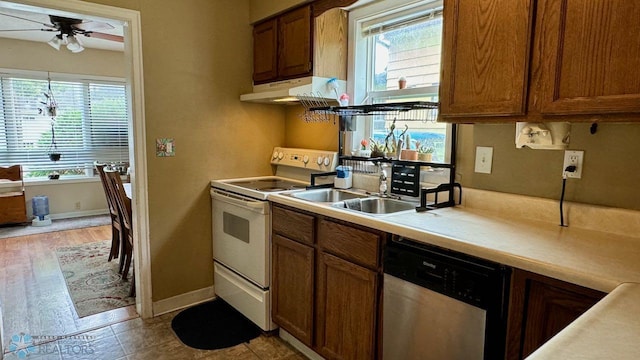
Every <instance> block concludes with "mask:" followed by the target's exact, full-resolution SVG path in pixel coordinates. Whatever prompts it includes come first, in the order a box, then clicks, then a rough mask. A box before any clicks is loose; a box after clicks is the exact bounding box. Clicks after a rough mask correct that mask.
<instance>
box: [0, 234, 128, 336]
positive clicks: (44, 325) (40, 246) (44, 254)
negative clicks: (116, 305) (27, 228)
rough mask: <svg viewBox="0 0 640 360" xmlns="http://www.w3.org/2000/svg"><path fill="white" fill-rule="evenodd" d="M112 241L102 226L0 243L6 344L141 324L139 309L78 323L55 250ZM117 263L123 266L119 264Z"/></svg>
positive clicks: (98, 315) (124, 309)
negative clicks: (20, 337) (17, 337)
mask: <svg viewBox="0 0 640 360" xmlns="http://www.w3.org/2000/svg"><path fill="white" fill-rule="evenodd" d="M110 238H111V226H110V225H107V226H96V227H90V228H85V229H75V230H67V231H59V232H51V233H43V234H37V235H29V236H21V237H13V238H6V239H0V304H2V315H3V317H4V319H3V323H4V334H3V335H4V343H5V345H6V344H8V343H9V340H10V337H11V336H12V335H14V334H20V333H21V332H24V333H28V334H32V335H35V334H39V335H40V334H42V335H55V336H61V335H69V334H75V333H78V332H82V331H87V330H93V329H96V328H100V327H104V326H108V325H110V324H113V323H116V322H121V321H124V320H127V319H131V318H135V317H137V316H138V314H137V313H136V311H135V307H134V306H129V307H125V308H120V309H115V310H112V311H107V312H104V313H100V314H95V315H91V316H86V317H83V318H78V315H77V314H76V311H75V308H74V306H73V302H72V301H71V298H70V297H69V293H68V291H67V287H66V284H65V281H64V277H63V276H62V272H61V271H60V267H59V265H58V259H57V257H56V254H55V249H56V248H58V247H62V246H73V245H80V244H85V243H92V242H96V241H101V240H106V239H110ZM115 261H117V260H115Z"/></svg>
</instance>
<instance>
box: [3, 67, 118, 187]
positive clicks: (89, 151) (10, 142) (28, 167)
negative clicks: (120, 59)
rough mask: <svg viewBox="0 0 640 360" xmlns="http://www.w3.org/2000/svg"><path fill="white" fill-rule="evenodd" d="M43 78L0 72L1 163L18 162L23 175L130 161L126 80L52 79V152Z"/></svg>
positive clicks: (88, 170)
mask: <svg viewBox="0 0 640 360" xmlns="http://www.w3.org/2000/svg"><path fill="white" fill-rule="evenodd" d="M45 79H46V75H44V79H37V78H28V77H26V76H25V77H21V76H11V75H4V74H0V94H1V100H2V101H1V102H0V126H1V128H0V165H2V166H8V165H13V164H20V165H22V167H23V170H24V172H25V176H27V177H41V176H46V175H48V174H50V173H51V172H53V171H57V172H59V173H60V174H61V175H85V174H86V175H92V174H93V172H92V170H91V169H92V167H93V162H94V161H95V160H99V161H101V162H107V163H111V162H117V163H121V162H127V161H128V159H129V149H128V115H127V103H126V99H127V97H126V94H125V84H124V83H118V82H103V81H93V80H85V79H82V80H65V81H55V80H52V81H51V89H52V91H53V95H54V97H55V101H56V102H57V105H58V107H57V116H56V117H55V121H54V122H53V124H54V127H53V128H54V133H55V140H56V147H57V150H56V151H55V152H58V153H60V154H62V157H61V159H60V160H59V161H56V162H53V161H51V160H50V159H49V153H50V152H52V151H53V150H54V149H52V129H51V124H52V120H51V117H49V116H46V115H43V114H40V111H39V109H45V105H44V104H43V103H42V102H44V101H45V100H46V97H45V95H44V93H46V92H47V80H45Z"/></svg>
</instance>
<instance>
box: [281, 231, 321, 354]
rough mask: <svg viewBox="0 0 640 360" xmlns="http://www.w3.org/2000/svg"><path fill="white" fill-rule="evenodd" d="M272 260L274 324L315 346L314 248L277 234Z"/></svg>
mask: <svg viewBox="0 0 640 360" xmlns="http://www.w3.org/2000/svg"><path fill="white" fill-rule="evenodd" d="M272 261H273V265H272V269H273V271H272V274H271V276H272V286H271V292H272V295H271V299H272V308H271V314H272V316H273V321H274V322H275V323H276V324H278V325H280V326H281V327H282V328H283V329H285V330H287V331H288V332H289V333H291V335H293V336H295V337H296V338H297V339H298V340H300V341H302V342H303V343H304V344H306V345H307V346H309V347H311V346H312V339H313V325H314V324H313V294H314V292H313V284H314V249H313V248H312V247H310V246H307V245H303V244H300V243H297V242H295V241H292V240H289V239H287V238H284V237H282V236H279V235H276V234H274V235H273V247H272Z"/></svg>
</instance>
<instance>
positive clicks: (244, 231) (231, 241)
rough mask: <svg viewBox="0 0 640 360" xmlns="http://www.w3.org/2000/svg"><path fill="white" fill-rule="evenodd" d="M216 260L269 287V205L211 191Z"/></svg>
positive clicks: (264, 286) (261, 285)
mask: <svg viewBox="0 0 640 360" xmlns="http://www.w3.org/2000/svg"><path fill="white" fill-rule="evenodd" d="M211 205H212V226H213V229H212V230H213V259H214V260H216V261H218V262H219V263H221V264H222V265H225V266H226V267H228V268H230V269H231V270H233V271H235V272H237V273H239V274H240V275H242V276H243V277H245V278H247V279H249V280H250V281H251V282H253V283H255V284H256V285H258V286H260V287H262V288H263V289H266V288H268V287H269V267H270V263H269V231H270V225H271V224H270V220H269V203H268V202H267V201H261V200H255V199H251V198H247V197H244V196H241V195H236V194H230V193H226V192H221V191H216V190H214V189H212V190H211Z"/></svg>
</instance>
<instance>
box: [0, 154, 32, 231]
mask: <svg viewBox="0 0 640 360" xmlns="http://www.w3.org/2000/svg"><path fill="white" fill-rule="evenodd" d="M4 181H20V182H21V184H20V190H18V191H16V190H15V189H13V190H12V191H9V192H3V193H0V225H4V224H20V223H26V222H27V200H26V197H25V194H24V180H23V179H22V166H20V165H14V166H10V167H0V182H4ZM16 187H18V186H17V185H16Z"/></svg>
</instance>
